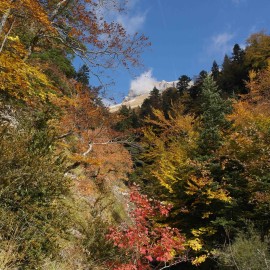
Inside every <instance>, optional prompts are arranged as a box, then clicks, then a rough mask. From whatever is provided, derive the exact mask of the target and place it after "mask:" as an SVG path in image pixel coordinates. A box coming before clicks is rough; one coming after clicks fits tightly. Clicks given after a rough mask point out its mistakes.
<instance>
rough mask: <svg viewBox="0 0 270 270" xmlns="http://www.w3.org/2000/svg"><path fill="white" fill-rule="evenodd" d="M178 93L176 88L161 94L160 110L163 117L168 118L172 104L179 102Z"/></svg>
mask: <svg viewBox="0 0 270 270" xmlns="http://www.w3.org/2000/svg"><path fill="white" fill-rule="evenodd" d="M179 99H180V93H179V91H178V90H177V89H176V88H168V89H167V90H165V91H164V92H163V93H162V110H163V113H164V115H165V117H166V118H167V119H168V118H169V112H170V111H171V110H172V106H173V104H176V103H177V102H179Z"/></svg>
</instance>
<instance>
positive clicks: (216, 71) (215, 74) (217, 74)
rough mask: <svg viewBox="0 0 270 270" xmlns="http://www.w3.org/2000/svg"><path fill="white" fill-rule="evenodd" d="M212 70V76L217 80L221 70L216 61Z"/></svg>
mask: <svg viewBox="0 0 270 270" xmlns="http://www.w3.org/2000/svg"><path fill="white" fill-rule="evenodd" d="M211 72H212V77H213V79H214V81H217V79H218V77H219V73H220V72H219V67H218V64H217V62H216V61H214V62H213V65H212V68H211Z"/></svg>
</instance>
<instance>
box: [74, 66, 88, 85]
mask: <svg viewBox="0 0 270 270" xmlns="http://www.w3.org/2000/svg"><path fill="white" fill-rule="evenodd" d="M89 71H90V70H89V67H88V66H87V65H82V66H81V67H80V68H79V70H78V72H77V74H76V80H77V81H78V82H80V83H82V84H84V85H86V86H88V85H89Z"/></svg>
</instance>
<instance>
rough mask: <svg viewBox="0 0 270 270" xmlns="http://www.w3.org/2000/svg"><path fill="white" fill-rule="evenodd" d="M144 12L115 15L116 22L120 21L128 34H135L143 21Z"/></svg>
mask: <svg viewBox="0 0 270 270" xmlns="http://www.w3.org/2000/svg"><path fill="white" fill-rule="evenodd" d="M145 18H146V14H145V13H144V14H141V13H138V14H137V15H134V16H131V15H130V14H129V13H128V14H124V15H118V16H117V19H116V20H117V22H118V23H120V24H121V25H122V26H123V27H124V28H125V29H126V31H127V33H128V34H131V35H132V34H135V33H136V32H138V31H139V30H140V29H141V28H142V26H143V24H144V22H145Z"/></svg>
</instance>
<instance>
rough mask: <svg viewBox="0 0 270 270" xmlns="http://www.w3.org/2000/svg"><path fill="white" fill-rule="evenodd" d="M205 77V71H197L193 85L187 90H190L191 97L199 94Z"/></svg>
mask: <svg viewBox="0 0 270 270" xmlns="http://www.w3.org/2000/svg"><path fill="white" fill-rule="evenodd" d="M206 77H207V71H205V70H202V71H201V72H200V73H199V76H198V77H197V78H196V80H195V83H194V85H193V86H192V87H190V89H189V92H190V96H191V97H192V98H193V99H195V98H197V97H198V96H200V95H201V92H202V84H203V81H204V79H205V78H206Z"/></svg>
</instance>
